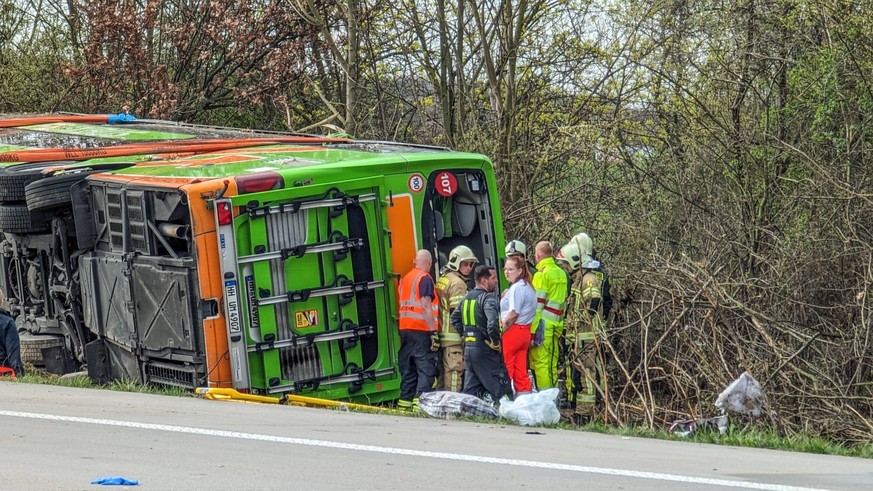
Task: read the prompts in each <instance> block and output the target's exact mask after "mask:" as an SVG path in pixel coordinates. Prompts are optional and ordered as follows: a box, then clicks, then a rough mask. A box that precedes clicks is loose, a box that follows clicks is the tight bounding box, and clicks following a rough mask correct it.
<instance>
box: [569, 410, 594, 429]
mask: <svg viewBox="0 0 873 491" xmlns="http://www.w3.org/2000/svg"><path fill="white" fill-rule="evenodd" d="M570 422H571V423H572V424H573V426H585V425H587V424H588V423H590V422H591V415H590V414H578V413H574V414H573V415H571V416H570Z"/></svg>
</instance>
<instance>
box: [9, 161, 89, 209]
mask: <svg viewBox="0 0 873 491" xmlns="http://www.w3.org/2000/svg"><path fill="white" fill-rule="evenodd" d="M97 172H100V171H96V170H88V171H82V172H71V173H69V174H60V175H57V176H51V177H45V178H42V179H39V180H38V181H34V182H31V183H30V184H28V185H27V186H26V187H25V188H24V190H25V191H24V195H25V198H26V200H27V208H28V209H29V210H30V211H41V210H51V209H54V208H59V207H64V206H70V205H71V204H72V198H71V195H70V187H72V186H73V185H74V184H76V183H77V182H79V181H81V180H82V179H85V178H86V177H88V176H90V175H91V174H96V173H97Z"/></svg>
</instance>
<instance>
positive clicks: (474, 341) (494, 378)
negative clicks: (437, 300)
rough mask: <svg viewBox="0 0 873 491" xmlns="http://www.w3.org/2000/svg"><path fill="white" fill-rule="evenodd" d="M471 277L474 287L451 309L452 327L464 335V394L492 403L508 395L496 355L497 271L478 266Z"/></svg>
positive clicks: (500, 363)
mask: <svg viewBox="0 0 873 491" xmlns="http://www.w3.org/2000/svg"><path fill="white" fill-rule="evenodd" d="M473 281H475V282H476V288H474V289H473V290H471V291H470V292H469V293H467V295H466V296H465V297H464V299H463V300H461V303H460V304H459V305H458V307H457V308H456V309H455V310H454V311H453V312H452V327H454V328H455V329H456V330H457V331H458V332H460V333H461V334H463V336H464V365H465V366H466V372H465V373H464V394H470V395H473V396H476V397H478V398H480V399H482V400H484V401H486V402H490V403H491V404H494V403H496V402H497V401H499V400H500V398H501V397H503V396H505V395H509V396H511V395H512V387H511V386H510V385H509V377H508V376H507V374H506V367H505V366H504V365H503V357H502V356H501V355H500V302H499V301H498V300H497V295H495V294H494V290H495V289H496V288H497V271H496V270H495V269H494V268H493V267H491V266H485V265H482V266H478V267H476V270H475V271H474V272H473Z"/></svg>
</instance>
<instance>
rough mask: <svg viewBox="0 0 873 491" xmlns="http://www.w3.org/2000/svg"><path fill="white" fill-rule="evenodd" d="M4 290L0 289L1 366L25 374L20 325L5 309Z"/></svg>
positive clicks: (20, 374) (16, 373)
mask: <svg viewBox="0 0 873 491" xmlns="http://www.w3.org/2000/svg"><path fill="white" fill-rule="evenodd" d="M4 300H5V299H4V298H3V292H2V291H0V367H8V368H11V369H12V370H13V371H14V372H15V376H17V377H20V376H22V375H24V363H22V362H21V340H20V339H19V338H18V327H16V326H15V320H14V319H12V317H11V316H10V315H9V312H7V311H6V310H4V309H3V307H4V306H5V305H6V303H5V301H4Z"/></svg>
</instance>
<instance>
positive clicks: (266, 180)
mask: <svg viewBox="0 0 873 491" xmlns="http://www.w3.org/2000/svg"><path fill="white" fill-rule="evenodd" d="M235 180H236V188H237V191H238V192H239V194H245V193H258V192H261V191H270V190H273V189H282V188H283V187H285V180H284V179H282V176H280V175H279V174H277V173H275V172H259V173H257V174H250V175H247V176H239V177H236V178H235Z"/></svg>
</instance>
